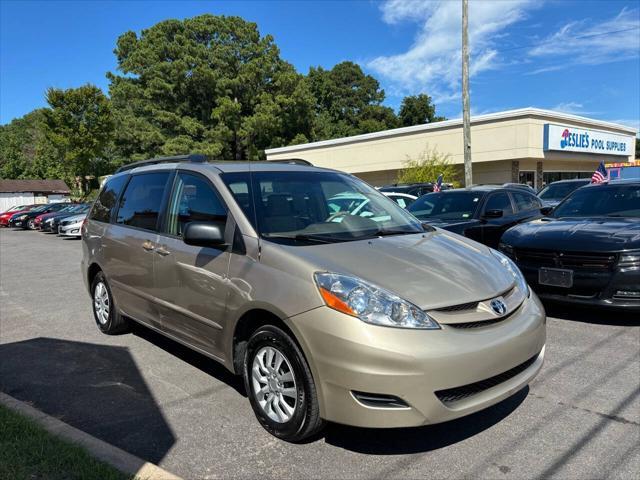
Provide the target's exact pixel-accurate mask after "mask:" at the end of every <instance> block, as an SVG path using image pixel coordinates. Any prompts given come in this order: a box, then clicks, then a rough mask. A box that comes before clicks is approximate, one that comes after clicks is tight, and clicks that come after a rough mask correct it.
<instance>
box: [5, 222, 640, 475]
mask: <svg viewBox="0 0 640 480" xmlns="http://www.w3.org/2000/svg"><path fill="white" fill-rule="evenodd" d="M80 258H81V243H80V241H78V240H73V239H62V238H56V237H55V236H53V235H50V234H42V233H40V232H32V231H11V230H6V229H3V230H0V390H1V391H3V392H5V393H7V394H9V395H12V396H14V397H16V398H18V399H20V400H23V401H26V402H29V403H31V404H33V405H34V406H35V407H37V408H39V409H41V410H43V411H44V412H46V413H48V414H50V415H53V416H55V417H58V418H60V419H62V420H63V421H65V422H67V423H69V424H71V425H73V426H75V427H77V428H80V429H82V430H84V431H86V432H88V433H90V434H92V435H95V436H97V437H99V438H101V439H103V440H106V441H108V442H110V443H112V444H114V445H116V446H118V447H120V448H123V449H124V450H127V451H129V452H131V453H133V454H135V455H138V456H140V457H142V458H144V459H146V460H148V461H151V462H153V463H157V464H159V465H160V466H162V467H163V468H165V469H167V470H169V471H171V472H173V473H175V474H177V475H180V476H182V477H184V478H230V477H233V478H239V477H245V478H257V477H260V478H272V477H274V478H275V477H292V478H403V479H406V478H425V477H429V478H433V477H436V478H456V479H458V478H467V477H471V478H478V477H483V478H492V479H495V478H531V477H545V478H546V477H560V478H604V477H607V478H634V479H635V478H638V477H637V475H638V472H639V471H640V328H639V326H640V319H639V318H635V317H633V316H631V315H620V314H617V313H612V312H597V311H585V310H579V311H575V310H573V309H567V308H553V309H549V310H548V312H549V314H550V318H549V321H548V343H547V353H546V355H547V356H546V363H545V365H544V367H543V370H542V372H541V374H540V375H539V376H538V377H537V378H536V379H535V380H534V382H533V383H532V384H531V385H530V387H529V388H527V389H524V390H522V391H521V392H519V393H517V394H516V395H514V396H513V397H511V398H509V399H507V400H506V401H503V402H502V403H500V404H498V405H496V406H494V407H492V408H490V409H488V410H485V411H482V412H479V413H477V414H474V415H472V416H470V417H467V418H464V419H460V420H456V421H454V422H449V423H446V424H441V425H435V426H430V427H422V428H416V429H397V430H368V429H357V428H351V427H345V426H340V425H329V427H328V428H327V430H326V432H325V434H324V435H323V436H321V437H320V438H318V439H316V440H314V441H312V442H309V443H306V444H302V445H294V444H288V443H284V442H282V441H279V440H277V439H275V438H274V437H272V436H270V435H269V434H267V433H266V432H265V431H264V430H263V429H262V428H261V427H260V426H259V424H258V422H257V421H256V420H255V418H254V416H253V413H252V411H251V408H250V406H249V403H248V401H247V400H246V398H245V396H244V391H243V387H242V383H241V382H240V381H239V380H238V379H237V378H235V377H233V376H232V375H231V374H229V373H227V372H226V371H225V370H224V369H223V368H222V367H219V366H218V365H217V364H216V363H215V362H213V361H212V360H208V359H207V358H205V357H203V356H200V355H198V354H195V353H192V352H190V351H189V350H187V349H186V348H184V347H181V346H179V345H178V344H176V343H174V342H172V341H170V340H166V339H164V338H163V337H160V336H159V335H157V334H155V333H152V332H150V331H148V330H146V329H144V328H141V327H137V328H135V329H134V332H133V333H132V334H126V335H120V336H115V337H108V336H105V335H102V334H100V333H99V332H98V330H97V328H96V327H95V324H94V320H93V317H92V313H91V308H90V299H89V297H88V295H87V293H86V291H85V289H84V287H83V284H82V279H81V276H80V271H79V262H80Z"/></svg>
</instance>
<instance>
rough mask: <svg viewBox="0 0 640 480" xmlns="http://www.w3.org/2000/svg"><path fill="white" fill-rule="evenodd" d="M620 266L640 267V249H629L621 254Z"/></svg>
mask: <svg viewBox="0 0 640 480" xmlns="http://www.w3.org/2000/svg"><path fill="white" fill-rule="evenodd" d="M618 266H619V267H622V268H634V267H640V250H629V251H627V252H624V253H622V254H620V260H619V261H618Z"/></svg>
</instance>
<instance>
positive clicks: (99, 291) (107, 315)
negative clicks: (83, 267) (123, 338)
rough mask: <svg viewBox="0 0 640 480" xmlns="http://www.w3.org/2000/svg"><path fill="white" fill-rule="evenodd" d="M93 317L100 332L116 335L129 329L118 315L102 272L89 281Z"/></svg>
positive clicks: (123, 319)
mask: <svg viewBox="0 0 640 480" xmlns="http://www.w3.org/2000/svg"><path fill="white" fill-rule="evenodd" d="M91 298H92V299H93V302H92V305H93V318H94V319H95V321H96V325H98V328H99V329H100V331H101V332H102V333H106V334H107V335H116V334H118V333H123V332H125V331H127V330H128V329H129V324H128V322H127V320H126V319H125V318H124V317H123V316H122V315H120V313H119V312H118V309H117V308H116V306H115V304H114V302H113V295H112V294H111V288H110V287H109V283H108V282H107V278H106V277H105V275H104V273H102V272H98V273H97V274H96V276H95V278H94V279H93V282H92V283H91Z"/></svg>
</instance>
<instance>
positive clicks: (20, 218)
mask: <svg viewBox="0 0 640 480" xmlns="http://www.w3.org/2000/svg"><path fill="white" fill-rule="evenodd" d="M25 218H27V215H20V216H19V217H17V218H16V220H24V219H25Z"/></svg>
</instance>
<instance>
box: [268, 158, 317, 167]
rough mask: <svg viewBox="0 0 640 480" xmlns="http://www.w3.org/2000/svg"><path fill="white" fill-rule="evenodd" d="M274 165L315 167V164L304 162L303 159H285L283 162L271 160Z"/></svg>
mask: <svg viewBox="0 0 640 480" xmlns="http://www.w3.org/2000/svg"><path fill="white" fill-rule="evenodd" d="M269 161H270V162H272V163H288V164H290V165H307V166H309V167H313V163H311V162H310V161H309V160H303V159H302V158H285V159H283V160H269Z"/></svg>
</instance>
